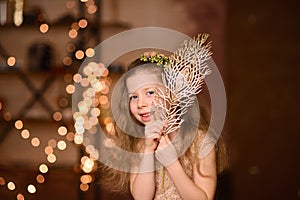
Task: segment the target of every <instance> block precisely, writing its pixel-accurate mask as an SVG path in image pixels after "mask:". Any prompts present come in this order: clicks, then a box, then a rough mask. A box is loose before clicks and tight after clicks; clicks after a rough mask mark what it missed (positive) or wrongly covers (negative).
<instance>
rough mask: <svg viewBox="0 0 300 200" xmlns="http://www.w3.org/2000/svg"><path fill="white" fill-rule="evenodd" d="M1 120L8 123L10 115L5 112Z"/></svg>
mask: <svg viewBox="0 0 300 200" xmlns="http://www.w3.org/2000/svg"><path fill="white" fill-rule="evenodd" d="M3 118H4V119H5V120H6V121H10V120H11V113H10V112H5V113H4V115H3Z"/></svg>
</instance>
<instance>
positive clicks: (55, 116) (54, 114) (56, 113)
mask: <svg viewBox="0 0 300 200" xmlns="http://www.w3.org/2000/svg"><path fill="white" fill-rule="evenodd" d="M52 118H53V119H54V120H55V121H57V122H58V121H60V120H62V114H61V113H60V112H55V113H53V115H52Z"/></svg>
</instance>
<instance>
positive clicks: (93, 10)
mask: <svg viewBox="0 0 300 200" xmlns="http://www.w3.org/2000/svg"><path fill="white" fill-rule="evenodd" d="M97 10H98V8H97V6H96V5H90V6H89V7H88V9H87V11H88V13H89V14H94V13H96V12H97Z"/></svg>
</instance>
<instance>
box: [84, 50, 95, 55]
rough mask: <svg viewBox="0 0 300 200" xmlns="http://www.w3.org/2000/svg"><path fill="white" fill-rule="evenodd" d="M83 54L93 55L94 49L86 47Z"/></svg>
mask: <svg viewBox="0 0 300 200" xmlns="http://www.w3.org/2000/svg"><path fill="white" fill-rule="evenodd" d="M85 55H86V56H87V57H93V56H94V55H95V51H94V49H92V48H87V49H86V50H85Z"/></svg>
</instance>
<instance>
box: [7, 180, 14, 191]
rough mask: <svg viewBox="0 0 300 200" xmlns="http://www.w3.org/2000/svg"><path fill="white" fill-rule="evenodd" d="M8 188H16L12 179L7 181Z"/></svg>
mask: <svg viewBox="0 0 300 200" xmlns="http://www.w3.org/2000/svg"><path fill="white" fill-rule="evenodd" d="M7 188H8V189H9V190H14V189H16V185H15V184H14V183H13V182H11V181H10V182H8V183H7Z"/></svg>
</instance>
